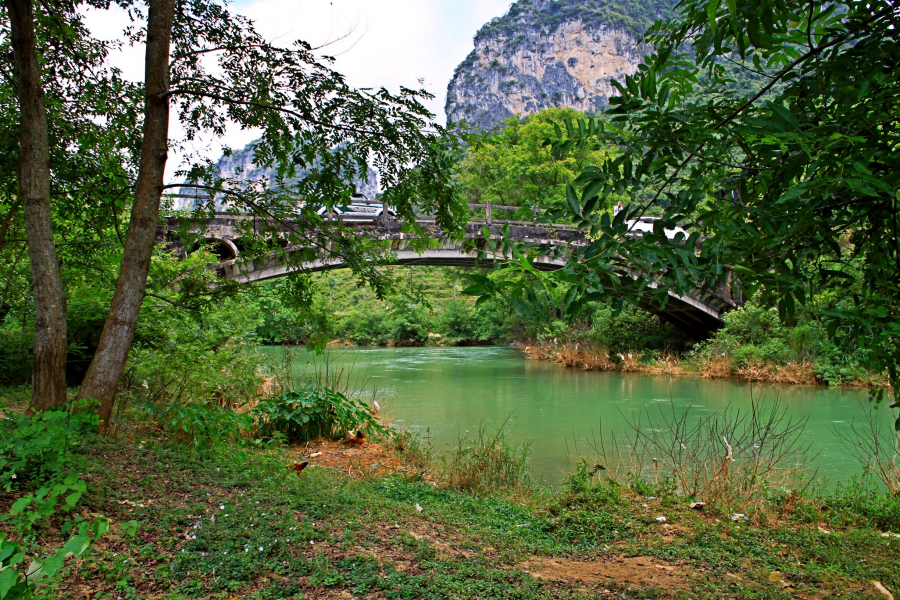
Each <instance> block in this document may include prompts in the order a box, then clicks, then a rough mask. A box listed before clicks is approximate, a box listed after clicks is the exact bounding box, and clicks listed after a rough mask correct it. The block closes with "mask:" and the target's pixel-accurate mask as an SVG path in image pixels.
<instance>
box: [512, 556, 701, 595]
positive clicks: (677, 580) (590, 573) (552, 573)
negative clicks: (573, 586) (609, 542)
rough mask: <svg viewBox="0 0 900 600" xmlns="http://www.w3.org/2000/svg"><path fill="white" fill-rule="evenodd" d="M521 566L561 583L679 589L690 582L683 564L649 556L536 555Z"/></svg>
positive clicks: (538, 577) (532, 572)
mask: <svg viewBox="0 0 900 600" xmlns="http://www.w3.org/2000/svg"><path fill="white" fill-rule="evenodd" d="M519 568H521V569H523V570H525V571H527V572H528V573H529V574H530V575H531V576H532V577H535V578H537V579H545V580H549V581H559V582H572V581H578V582H581V583H603V582H607V581H612V582H615V583H616V584H618V585H620V586H621V585H628V586H632V587H658V588H664V589H678V588H681V587H682V586H684V584H685V582H686V581H687V578H686V576H685V575H684V573H683V571H682V569H681V567H678V566H674V565H671V564H669V563H667V562H665V561H663V560H659V559H657V558H653V557H649V556H636V557H631V558H626V557H611V558H608V559H601V558H598V559H596V560H586V561H579V560H570V559H567V558H533V559H531V560H529V561H528V562H526V563H524V564H523V565H520V567H519Z"/></svg>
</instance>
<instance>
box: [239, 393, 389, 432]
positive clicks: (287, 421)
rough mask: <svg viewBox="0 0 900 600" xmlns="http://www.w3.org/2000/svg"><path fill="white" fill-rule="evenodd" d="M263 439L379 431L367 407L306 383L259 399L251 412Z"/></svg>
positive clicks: (341, 395) (376, 422) (379, 426)
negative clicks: (276, 394) (282, 392)
mask: <svg viewBox="0 0 900 600" xmlns="http://www.w3.org/2000/svg"><path fill="white" fill-rule="evenodd" d="M252 415H253V417H254V419H255V420H256V429H257V432H258V434H259V435H260V436H261V437H262V438H263V439H277V438H283V439H285V440H286V441H287V442H289V443H292V442H307V441H310V440H314V439H317V438H320V437H338V436H343V435H344V434H345V433H346V432H348V431H357V430H359V431H364V432H366V433H373V432H378V433H380V432H382V431H383V428H382V427H381V425H379V424H378V421H377V420H376V419H375V417H374V416H373V415H372V412H371V410H370V409H369V407H368V406H366V405H365V404H363V403H362V402H360V401H359V400H355V399H350V398H347V397H346V396H344V395H343V394H339V393H337V392H334V391H332V390H330V389H328V388H325V387H321V386H319V385H316V384H315V383H314V382H312V381H309V382H307V383H306V385H305V386H303V387H302V388H300V389H295V390H292V391H289V392H287V393H285V394H282V395H280V396H273V397H270V398H264V399H262V400H261V401H260V402H259V404H257V405H256V407H255V408H254V409H253V412H252Z"/></svg>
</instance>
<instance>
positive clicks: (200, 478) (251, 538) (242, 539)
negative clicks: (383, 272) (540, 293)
mask: <svg viewBox="0 0 900 600" xmlns="http://www.w3.org/2000/svg"><path fill="white" fill-rule="evenodd" d="M330 383H331V384H332V387H340V386H341V383H340V381H331V382H330ZM300 389H304V388H300ZM321 389H322V388H319V387H317V384H316V383H315V382H310V383H308V384H306V387H305V390H306V391H304V392H299V391H294V392H288V393H286V394H281V393H280V392H279V391H278V390H277V389H275V388H272V389H271V390H270V392H269V393H271V394H272V395H271V396H265V397H260V396H258V395H256V398H255V400H254V401H253V402H251V403H250V406H253V405H255V406H256V408H250V409H249V410H245V409H242V408H241V407H239V406H237V405H234V412H233V413H230V412H229V411H230V409H227V407H222V408H223V411H222V412H221V413H220V420H221V419H222V418H224V417H223V415H225V414H231V417H229V420H230V422H231V423H232V427H231V428H230V429H228V428H224V427H222V424H221V422H220V423H219V425H218V426H216V427H214V428H210V427H209V420H208V419H198V418H196V417H195V416H194V415H191V414H187V413H186V414H183V415H177V414H174V413H170V415H169V416H168V417H167V418H166V419H158V418H157V417H156V415H155V414H154V413H152V412H151V411H145V410H143V409H140V410H138V409H137V407H134V408H130V409H127V410H126V411H125V413H124V414H122V415H120V418H119V428H118V429H117V435H116V436H115V437H106V438H96V437H94V434H93V433H92V431H94V429H93V428H92V426H91V419H92V418H94V417H91V416H89V415H88V414H87V413H84V412H83V411H82V412H72V413H68V412H60V413H59V415H58V416H56V417H50V416H49V415H47V416H43V417H41V418H40V419H34V420H33V421H29V419H30V418H29V417H25V416H24V415H22V414H21V412H20V411H21V410H22V408H23V407H24V405H25V403H26V398H27V390H25V389H22V388H6V389H4V390H3V396H2V402H3V403H4V406H3V409H2V410H3V411H4V413H5V415H6V417H7V418H13V419H15V421H16V424H17V428H16V431H18V433H17V434H15V436H14V437H13V438H10V437H7V436H6V435H4V437H3V440H4V442H3V446H2V451H3V455H4V456H5V457H7V459H6V460H7V462H6V463H5V464H4V473H6V474H7V475H6V476H5V479H4V489H5V490H6V491H5V492H4V493H3V494H2V496H0V502H2V503H3V504H2V508H3V509H4V510H8V511H9V515H10V516H9V517H7V519H6V520H4V521H3V522H2V524H0V531H3V532H5V533H3V534H0V535H6V534H13V535H16V534H15V533H13V532H18V535H17V538H16V543H15V545H14V546H11V545H9V543H7V542H4V549H5V550H7V549H8V550H10V551H11V552H4V554H2V555H0V556H2V560H3V565H4V570H5V572H6V573H9V572H13V573H15V572H16V568H17V564H16V561H18V560H21V556H22V555H21V554H18V552H20V549H21V550H23V551H24V553H25V555H26V556H28V557H29V558H30V557H32V556H45V555H50V556H53V553H54V552H55V548H57V547H60V546H61V545H62V544H64V543H65V542H66V540H67V539H69V535H70V533H69V532H70V531H71V528H72V527H79V526H80V524H83V525H85V527H87V526H88V525H89V524H90V523H91V519H94V517H92V516H89V515H97V514H102V515H104V518H103V520H102V521H98V522H97V524H96V525H90V526H91V527H94V529H93V534H91V533H90V532H89V531H88V529H86V528H85V527H82V529H81V531H84V532H85V535H84V537H83V538H75V537H73V538H71V539H77V540H78V544H80V546H79V547H77V548H75V549H76V550H81V552H74V554H75V555H76V557H75V558H69V559H68V560H66V561H65V562H62V560H60V562H59V564H58V565H57V566H56V567H54V570H53V571H52V572H50V573H48V575H50V576H51V577H48V578H44V579H38V578H35V579H34V580H33V581H32V582H30V586H29V591H28V592H25V591H24V583H20V584H15V582H14V581H13V584H14V585H13V587H4V588H3V590H4V597H8V598H20V597H30V596H28V593H31V594H33V595H35V596H36V597H52V598H78V597H84V596H90V597H92V598H118V597H121V598H132V599H138V598H166V599H171V600H175V599H188V598H218V599H233V598H248V599H254V600H262V599H271V600H275V599H295V600H296V599H298V598H340V597H360V598H363V597H384V598H422V597H427V598H473V597H477V598H485V599H490V598H498V599H499V598H580V597H585V596H586V595H587V596H589V597H600V598H602V597H609V598H621V597H626V598H685V599H687V598H721V597H741V598H749V597H752V598H784V597H835V598H879V597H884V591H885V590H896V589H897V588H898V586H900V578H898V573H897V570H896V568H895V565H896V563H897V561H898V560H900V535H898V534H897V533H896V532H897V531H900V502H898V499H897V497H896V496H895V495H886V494H885V493H884V492H883V491H882V490H881V489H879V488H878V487H877V486H876V485H875V484H874V482H873V481H872V480H870V479H867V480H866V481H863V480H860V481H858V482H857V483H854V484H851V485H848V486H845V487H840V488H838V489H836V490H831V491H827V490H825V489H824V488H816V487H813V486H810V485H808V483H804V481H805V479H804V475H808V474H803V473H801V472H798V471H797V469H796V467H795V466H794V465H795V464H796V457H797V455H798V454H797V453H800V452H802V451H803V448H802V447H798V446H797V445H796V443H795V440H794V435H795V434H796V431H797V426H798V424H796V423H795V424H789V423H784V422H783V421H781V420H780V417H779V412H778V410H777V408H776V407H772V408H771V409H770V410H765V409H763V408H762V407H760V410H757V411H755V412H754V413H753V414H752V416H750V417H749V418H744V419H741V418H736V417H735V415H727V414H723V415H714V416H712V417H711V418H709V419H708V420H707V421H706V422H705V423H704V424H702V425H701V426H700V427H698V428H685V427H684V426H683V425H679V424H678V423H673V424H672V425H673V427H672V428H671V429H670V430H669V431H670V433H669V434H666V435H664V436H653V435H649V436H648V435H647V434H642V435H638V436H634V435H631V436H629V435H627V434H626V436H625V437H623V438H620V440H621V442H622V443H624V444H625V445H629V446H631V447H633V448H637V449H639V450H640V452H639V454H640V458H639V459H635V458H634V456H632V458H630V459H628V460H627V461H625V462H616V460H615V459H616V456H618V455H620V454H619V453H620V450H624V448H618V447H614V446H612V445H606V446H604V447H599V446H598V447H597V448H594V449H592V451H590V452H586V453H585V455H584V456H583V458H582V459H581V461H580V462H576V464H574V465H573V472H572V474H571V476H570V477H569V478H568V480H567V481H566V482H565V483H564V484H563V485H562V486H561V487H560V488H558V489H550V488H544V487H540V486H537V485H536V484H534V483H533V482H531V481H530V479H529V477H528V470H527V448H511V447H509V445H508V444H507V443H506V441H505V438H504V433H503V430H502V429H501V430H500V431H497V432H486V431H484V430H483V429H482V430H480V431H478V432H476V433H475V434H474V435H473V436H472V437H468V436H466V437H463V438H461V439H460V440H459V441H458V442H457V443H456V444H454V445H453V447H452V448H451V451H450V452H449V453H448V454H436V453H435V452H434V450H432V449H431V448H430V447H429V446H428V444H427V442H425V441H424V440H421V439H419V438H417V437H415V436H413V435H411V434H409V433H407V432H404V431H403V430H401V429H383V428H380V427H376V426H375V425H374V424H373V423H372V421H370V420H369V417H368V416H367V415H368V414H369V413H368V411H365V412H358V410H357V408H354V407H360V406H361V405H360V404H358V401H353V400H349V399H347V398H346V396H344V395H341V394H335V393H329V394H328V395H321V393H320V392H319V391H318V390H321ZM300 396H303V398H305V400H303V402H302V403H306V402H308V403H309V404H310V405H319V404H321V403H322V402H325V403H326V404H328V405H338V406H339V410H338V411H337V413H336V415H344V416H342V417H338V418H340V419H350V420H345V421H340V422H339V426H338V427H337V428H336V429H334V431H341V430H347V429H350V430H353V429H356V428H357V427H361V428H364V429H365V430H366V431H367V432H368V433H369V434H370V435H369V436H368V437H369V441H368V442H367V443H366V445H364V446H362V447H359V446H349V445H346V444H343V443H340V442H338V443H337V444H320V443H313V444H309V443H308V442H310V441H313V440H311V439H310V437H309V436H310V435H313V434H316V433H318V432H320V431H326V430H329V429H331V428H332V427H334V426H333V425H330V424H328V423H329V422H328V421H323V420H321V418H322V417H320V418H319V419H317V418H316V417H314V416H313V415H314V414H316V413H315V411H312V412H310V411H297V410H296V408H297V406H298V404H297V403H298V399H299V397H300ZM302 403H301V404H302ZM345 405H346V406H347V408H348V409H349V411H347V412H345V411H344V409H343V407H344V406H345ZM51 412H54V411H51ZM274 414H277V417H276V418H273V415H274ZM322 416H323V417H324V418H326V419H327V418H330V417H328V413H322ZM306 419H311V420H309V421H307V420H306ZM353 419H357V420H356V421H355V422H352V420H353ZM4 422H5V423H6V421H4ZM26 423H27V426H25V427H23V425H25V424H26ZM335 424H338V422H335ZM307 425H309V426H311V427H312V429H310V428H309V427H307ZM4 427H5V428H6V429H5V431H7V432H9V431H10V430H9V427H10V425H8V424H7V425H4ZM298 427H299V428H298ZM72 428H80V431H81V432H82V434H81V435H79V436H77V437H76V436H70V435H69V434H70V433H71V432H72ZM689 429H693V430H689ZM881 431H882V433H884V432H885V431H888V432H889V431H890V430H889V429H887V430H885V429H882V430H881ZM723 432H727V434H728V435H729V436H730V440H731V441H732V443H733V448H732V451H731V453H730V456H728V457H725V458H724V463H723V455H722V453H721V451H720V450H719V444H718V443H714V440H715V438H717V437H718V436H719V435H721V434H722V433H723ZM889 435H890V434H889ZM642 436H644V439H643V440H642V439H641V438H642ZM288 440H293V441H295V442H307V443H303V444H300V445H299V446H298V445H285V442H286V441H288ZM679 440H681V442H679ZM211 441H214V442H217V443H213V444H210V443H209V442H211ZM672 442H679V443H683V444H685V445H686V446H687V447H689V448H690V456H689V457H688V456H681V457H679V456H677V454H678V453H675V454H667V453H665V452H662V451H661V449H662V448H663V447H672V448H677V446H678V444H677V443H676V444H675V445H674V446H673V445H672ZM323 453H324V454H326V455H325V456H322V454H323ZM628 454H632V453H628ZM10 458H11V459H12V461H13V462H12V463H10V462H8V461H9V459H10ZM651 458H652V460H651ZM869 458H871V456H870V457H869ZM376 459H377V462H374V461H375V460H376ZM732 459H733V460H734V462H729V461H731V460H732ZM301 461H302V462H308V463H309V466H307V467H306V468H305V469H303V470H302V472H300V473H297V472H296V469H295V467H294V466H295V465H297V464H302V463H301ZM10 465H12V467H13V475H14V479H10V475H9V473H10V470H9V469H8V468H6V467H9V466H10ZM604 465H606V466H604ZM615 465H618V466H615ZM48 473H52V479H54V480H55V479H56V478H57V477H61V476H65V474H66V473H71V474H73V476H75V474H77V476H75V477H77V478H78V481H79V482H80V486H78V485H74V484H73V486H74V487H72V488H71V490H74V492H73V491H71V490H70V488H65V489H64V490H63V492H62V493H65V494H69V495H68V496H67V497H66V506H67V507H69V508H68V510H67V511H62V512H60V511H56V512H48V511H46V510H44V511H42V510H41V506H43V505H41V504H38V505H35V504H34V501H35V499H39V498H41V497H42V495H43V494H44V493H43V492H42V491H37V493H31V494H29V490H33V489H36V488H37V487H39V486H41V485H46V483H45V480H46V477H47V475H48ZM897 475H898V471H897V465H896V464H895V465H894V470H893V476H897ZM65 481H70V480H69V479H65ZM48 500H49V499H48ZM29 501H30V503H29ZM107 521H108V524H107ZM25 523H28V525H27V526H26V525H25ZM81 540H84V542H82V541H81ZM82 546H83V547H82ZM65 547H66V548H67V549H68V548H72V547H73V545H72V544H71V543H69V544H66V546H65ZM88 547H89V550H88ZM85 550H88V551H89V554H86V555H83V556H80V555H81V554H82V553H83V552H84V551H85ZM66 554H67V552H62V553H61V554H60V556H62V557H65V555H66ZM45 564H49V561H47V563H45ZM4 585H6V584H4Z"/></svg>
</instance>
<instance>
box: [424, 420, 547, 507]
mask: <svg viewBox="0 0 900 600" xmlns="http://www.w3.org/2000/svg"><path fill="white" fill-rule="evenodd" d="M509 419H510V417H507V419H506V421H505V422H504V423H503V425H501V427H500V428H499V429H498V430H497V431H496V432H495V433H494V434H493V435H491V434H489V433H488V431H487V429H486V428H485V427H484V424H483V423H482V424H481V425H479V427H478V431H477V433H476V434H475V436H474V437H473V438H469V437H468V434H461V435H459V436H458V438H457V440H456V443H455V444H454V445H453V446H452V447H451V448H450V451H449V453H448V455H447V456H444V455H442V456H441V457H440V461H441V463H442V470H441V471H442V472H441V475H440V478H441V481H442V482H443V484H444V486H445V487H447V488H448V489H454V490H462V491H466V492H470V493H472V494H476V495H477V494H485V493H491V492H496V491H498V490H510V489H521V488H524V487H527V486H528V484H529V483H530V479H531V478H530V475H529V471H528V453H529V450H530V446H529V445H528V444H523V445H522V446H520V447H519V448H513V447H511V446H510V445H509V444H507V442H506V431H505V428H506V425H507V423H509Z"/></svg>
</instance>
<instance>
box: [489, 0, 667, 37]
mask: <svg viewBox="0 0 900 600" xmlns="http://www.w3.org/2000/svg"><path fill="white" fill-rule="evenodd" d="M674 6H675V2H673V1H672V0H649V1H646V2H642V1H639V0H586V1H583V2H571V1H567V0H550V1H546V0H520V1H519V2H516V3H515V4H513V5H512V6H510V8H509V12H507V13H506V14H505V15H503V16H502V17H497V18H496V19H493V20H491V21H490V22H489V23H487V24H486V25H485V26H484V27H482V28H481V30H480V31H479V32H478V34H477V35H476V36H475V42H476V44H477V43H478V42H479V41H481V40H483V39H487V38H494V37H511V36H513V35H516V34H518V33H519V32H520V30H521V28H522V27H523V25H527V26H529V27H536V28H540V29H542V30H546V31H550V32H552V31H555V30H556V29H558V28H559V27H560V26H561V25H562V24H564V23H569V22H571V21H575V20H581V21H582V22H583V23H585V24H586V25H587V26H588V27H601V26H604V27H610V28H615V29H624V30H626V31H627V32H629V33H631V34H632V35H634V36H635V37H640V36H643V35H644V33H645V32H646V31H647V29H648V28H649V27H650V25H652V24H653V23H654V22H655V21H657V20H660V19H665V18H668V17H670V16H671V15H672V9H673V7H674Z"/></svg>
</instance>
